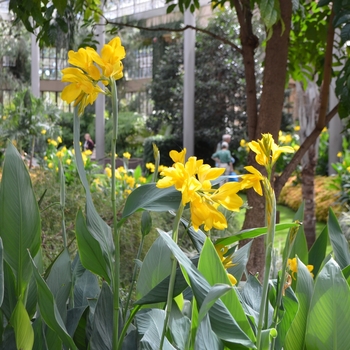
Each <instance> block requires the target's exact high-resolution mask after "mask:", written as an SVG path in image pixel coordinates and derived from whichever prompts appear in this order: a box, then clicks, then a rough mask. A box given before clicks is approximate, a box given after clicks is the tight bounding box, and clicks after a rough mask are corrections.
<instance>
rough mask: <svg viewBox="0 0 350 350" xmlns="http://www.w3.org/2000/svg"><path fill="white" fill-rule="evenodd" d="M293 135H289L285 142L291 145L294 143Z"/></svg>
mask: <svg viewBox="0 0 350 350" xmlns="http://www.w3.org/2000/svg"><path fill="white" fill-rule="evenodd" d="M292 139H293V138H292V135H291V134H287V135H286V138H285V140H284V142H285V143H291V142H292Z"/></svg>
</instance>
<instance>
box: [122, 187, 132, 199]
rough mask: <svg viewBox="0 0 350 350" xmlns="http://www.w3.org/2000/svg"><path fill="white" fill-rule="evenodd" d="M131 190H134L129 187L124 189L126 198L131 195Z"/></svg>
mask: <svg viewBox="0 0 350 350" xmlns="http://www.w3.org/2000/svg"><path fill="white" fill-rule="evenodd" d="M131 192H132V191H131V190H129V189H126V190H124V193H123V197H124V198H127V197H128V195H129V194H130V193H131Z"/></svg>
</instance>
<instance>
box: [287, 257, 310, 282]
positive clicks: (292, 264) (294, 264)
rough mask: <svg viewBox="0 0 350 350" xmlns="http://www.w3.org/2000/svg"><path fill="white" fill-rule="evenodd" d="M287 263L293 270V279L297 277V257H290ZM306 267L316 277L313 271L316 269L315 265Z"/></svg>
mask: <svg viewBox="0 0 350 350" xmlns="http://www.w3.org/2000/svg"><path fill="white" fill-rule="evenodd" d="M287 265H288V267H289V270H290V271H291V272H292V277H293V279H296V278H295V274H296V273H297V272H298V262H297V258H293V259H288V261H287ZM306 268H307V269H308V270H309V272H310V274H311V276H312V277H314V274H313V273H312V272H311V271H312V270H313V269H314V267H313V265H306Z"/></svg>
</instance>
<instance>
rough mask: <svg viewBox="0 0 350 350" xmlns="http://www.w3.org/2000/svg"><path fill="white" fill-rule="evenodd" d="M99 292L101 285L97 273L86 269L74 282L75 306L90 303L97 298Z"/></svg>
mask: <svg viewBox="0 0 350 350" xmlns="http://www.w3.org/2000/svg"><path fill="white" fill-rule="evenodd" d="M99 294H100V286H99V284H98V280H97V277H96V275H94V274H93V273H91V272H90V271H89V270H85V272H84V273H83V274H82V275H81V276H80V277H78V278H77V279H76V281H75V283H74V307H80V306H87V305H89V303H88V301H89V300H91V299H97V298H98V295H99Z"/></svg>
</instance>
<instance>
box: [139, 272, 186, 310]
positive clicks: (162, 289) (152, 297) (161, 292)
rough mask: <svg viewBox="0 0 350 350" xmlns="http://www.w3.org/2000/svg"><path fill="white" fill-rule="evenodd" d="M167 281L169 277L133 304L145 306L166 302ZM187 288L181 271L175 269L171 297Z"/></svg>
mask: <svg viewBox="0 0 350 350" xmlns="http://www.w3.org/2000/svg"><path fill="white" fill-rule="evenodd" d="M169 280H170V275H168V276H167V277H166V278H164V279H163V280H162V281H161V282H160V283H158V284H157V285H156V286H155V287H154V288H152V289H151V290H150V291H149V292H148V293H147V294H146V295H145V296H143V297H142V298H141V299H139V300H137V301H136V302H135V304H137V305H145V304H155V303H164V302H166V301H167V297H168V290H169ZM187 287H188V284H187V282H186V280H185V278H184V276H183V274H182V271H181V269H180V268H178V269H176V276H175V285H174V290H173V296H174V297H176V296H178V295H179V294H180V293H182V292H183V291H184V290H185V289H186V288H187Z"/></svg>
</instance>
